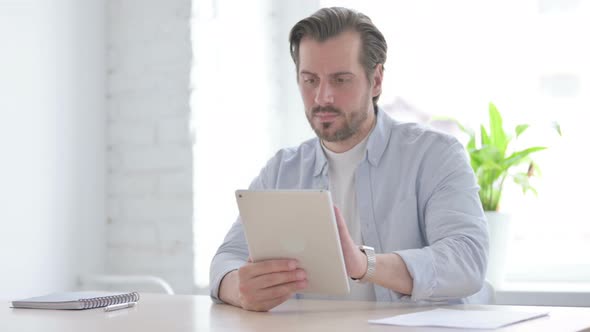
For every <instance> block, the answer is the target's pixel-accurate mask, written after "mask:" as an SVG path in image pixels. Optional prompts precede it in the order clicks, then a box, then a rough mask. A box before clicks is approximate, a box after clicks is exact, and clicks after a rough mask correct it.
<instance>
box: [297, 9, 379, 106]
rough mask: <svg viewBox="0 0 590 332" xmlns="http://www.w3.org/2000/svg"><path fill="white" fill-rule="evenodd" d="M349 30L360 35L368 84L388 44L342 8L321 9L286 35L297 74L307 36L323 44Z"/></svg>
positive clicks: (365, 18)
mask: <svg viewBox="0 0 590 332" xmlns="http://www.w3.org/2000/svg"><path fill="white" fill-rule="evenodd" d="M349 30H352V31H357V32H358V33H360V36H361V44H362V46H361V52H360V59H359V61H360V63H361V65H362V66H363V68H364V70H365V74H366V75H367V79H368V80H369V81H370V77H371V76H373V73H374V72H375V68H376V67H377V65H378V64H381V65H384V64H385V60H386V59H387V42H386V41H385V37H383V34H382V33H381V31H379V29H377V27H376V26H375V25H374V24H373V22H372V21H371V19H370V18H369V17H368V16H367V15H365V14H363V13H359V12H357V11H355V10H352V9H348V8H342V7H331V8H322V9H320V10H318V11H316V12H315V13H313V14H312V15H311V16H309V17H307V18H304V19H302V20H301V21H299V22H297V24H295V26H293V28H292V29H291V32H290V33H289V43H290V50H291V57H292V58H293V62H295V66H296V69H297V71H298V72H299V44H300V43H301V39H303V37H305V36H309V37H311V38H313V39H314V40H317V41H319V42H323V41H325V40H327V39H329V38H331V37H335V36H337V35H339V34H340V33H342V32H344V31H349ZM378 100H379V95H377V96H375V97H373V106H374V107H375V108H376V107H377V101H378Z"/></svg>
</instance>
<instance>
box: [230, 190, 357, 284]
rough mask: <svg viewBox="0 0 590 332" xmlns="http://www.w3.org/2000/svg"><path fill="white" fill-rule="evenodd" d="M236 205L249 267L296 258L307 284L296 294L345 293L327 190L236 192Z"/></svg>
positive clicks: (341, 262)
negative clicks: (245, 244) (258, 262)
mask: <svg viewBox="0 0 590 332" xmlns="http://www.w3.org/2000/svg"><path fill="white" fill-rule="evenodd" d="M236 200H237V202H238V208H239V210H240V217H241V220H242V224H243V226H244V233H245V235H246V241H247V242H248V250H249V251H250V257H251V258H252V260H253V261H254V262H257V261H262V260H267V259H277V258H292V259H296V260H297V261H298V262H299V264H300V267H301V268H302V269H303V270H305V272H306V273H307V281H308V286H307V288H306V289H304V290H302V291H301V292H300V293H314V294H323V295H346V294H348V293H349V292H350V288H349V284H348V276H347V274H346V268H345V265H344V257H343V256H342V247H341V246H340V237H339V236H338V227H337V225H336V217H335V215H334V205H333V204H332V196H331V195H330V192H329V191H327V190H269V191H253V190H237V191H236Z"/></svg>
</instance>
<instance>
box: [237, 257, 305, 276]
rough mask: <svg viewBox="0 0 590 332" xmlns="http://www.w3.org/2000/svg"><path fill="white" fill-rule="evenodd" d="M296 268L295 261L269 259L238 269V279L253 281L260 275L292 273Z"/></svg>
mask: <svg viewBox="0 0 590 332" xmlns="http://www.w3.org/2000/svg"><path fill="white" fill-rule="evenodd" d="M296 268H297V261H296V260H293V259H271V260H266V261H261V262H256V263H248V264H246V265H244V266H242V268H240V269H239V271H238V272H239V273H240V278H244V279H245V280H246V279H253V278H255V277H258V276H260V275H264V274H268V273H275V272H284V271H293V270H295V269H296Z"/></svg>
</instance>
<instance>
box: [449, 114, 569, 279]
mask: <svg viewBox="0 0 590 332" xmlns="http://www.w3.org/2000/svg"><path fill="white" fill-rule="evenodd" d="M455 122H456V123H457V124H458V126H459V128H460V129H461V130H462V131H463V132H465V133H466V134H467V135H468V136H469V141H468V142H467V146H466V149H467V152H468V153H469V157H470V162H471V167H472V168H473V171H474V173H475V176H476V177H477V182H478V184H479V186H480V192H479V197H480V200H481V204H482V207H483V209H484V211H485V214H486V218H487V221H488V229H489V233H490V257H489V263H488V274H487V276H486V278H487V279H488V281H490V282H491V283H492V284H493V285H494V286H496V287H498V286H500V285H501V282H502V280H503V274H504V266H505V257H506V252H507V245H508V239H509V236H510V214H508V213H504V212H500V211H499V207H500V199H501V197H502V190H503V188H504V183H505V181H506V179H507V178H512V179H513V180H514V182H515V183H517V184H518V185H520V186H521V187H522V190H523V193H526V192H527V191H532V192H533V193H535V194H536V190H535V189H534V188H533V187H532V186H531V183H530V181H529V179H530V178H531V177H532V176H534V175H535V174H538V173H539V172H538V166H537V165H536V164H535V163H534V162H533V161H532V159H531V155H532V154H534V153H536V152H539V151H542V150H545V149H546V147H542V146H533V147H529V148H526V149H523V150H519V151H511V149H510V143H512V142H513V141H515V140H516V139H517V138H518V137H520V136H521V135H522V134H523V133H524V132H525V131H526V130H527V129H528V128H529V125H527V124H521V125H518V126H516V127H515V128H514V130H513V131H512V132H506V131H505V130H504V127H503V123H502V116H501V114H500V112H499V111H498V109H497V108H496V106H495V105H494V104H493V103H490V104H489V127H488V128H486V127H485V126H484V125H483V124H482V125H480V133H479V137H478V135H477V134H476V133H475V131H474V130H471V129H469V128H466V127H464V126H462V125H461V124H460V123H459V122H457V121H455ZM554 128H555V130H556V131H557V133H558V134H559V135H561V129H560V127H559V125H558V124H557V123H555V124H554ZM518 166H524V167H523V168H521V169H519V167H518Z"/></svg>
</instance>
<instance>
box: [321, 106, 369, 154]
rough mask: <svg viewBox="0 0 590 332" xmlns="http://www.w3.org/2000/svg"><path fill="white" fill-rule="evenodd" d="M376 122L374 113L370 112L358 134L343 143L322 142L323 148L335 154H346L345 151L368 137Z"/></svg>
mask: <svg viewBox="0 0 590 332" xmlns="http://www.w3.org/2000/svg"><path fill="white" fill-rule="evenodd" d="M376 121H377V116H376V115H375V113H373V112H371V115H370V116H369V118H368V119H367V121H365V123H363V125H362V126H361V128H360V130H359V131H358V132H356V133H355V134H354V135H352V136H351V137H350V138H348V139H346V140H344V141H338V142H327V141H322V143H323V144H324V147H326V148H328V149H329V150H330V151H332V152H336V153H343V152H346V151H348V150H350V149H352V148H354V147H355V146H356V145H357V144H359V143H360V142H362V141H363V139H365V137H367V135H369V133H370V132H371V130H372V129H373V127H374V126H375V122H376Z"/></svg>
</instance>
